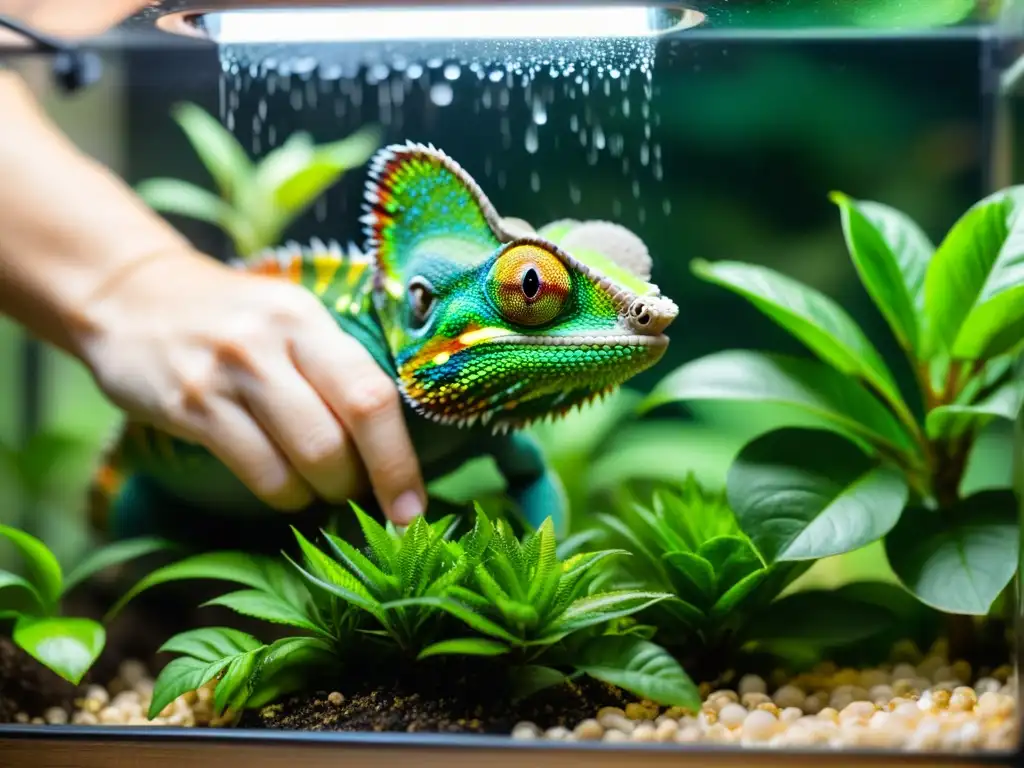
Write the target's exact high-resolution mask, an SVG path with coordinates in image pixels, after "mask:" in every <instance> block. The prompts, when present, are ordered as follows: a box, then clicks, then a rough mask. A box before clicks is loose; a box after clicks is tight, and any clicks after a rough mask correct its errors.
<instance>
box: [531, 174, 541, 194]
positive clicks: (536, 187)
mask: <svg viewBox="0 0 1024 768" xmlns="http://www.w3.org/2000/svg"><path fill="white" fill-rule="evenodd" d="M530 189H532V190H533V191H534V192H540V175H539V174H538V173H537V172H536V171H533V172H532V173H531V174H530Z"/></svg>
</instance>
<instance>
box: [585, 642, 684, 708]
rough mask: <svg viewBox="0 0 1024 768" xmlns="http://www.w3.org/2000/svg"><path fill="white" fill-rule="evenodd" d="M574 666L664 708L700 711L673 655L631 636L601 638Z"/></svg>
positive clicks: (591, 645) (587, 646) (681, 669)
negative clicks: (683, 708) (673, 707)
mask: <svg viewBox="0 0 1024 768" xmlns="http://www.w3.org/2000/svg"><path fill="white" fill-rule="evenodd" d="M575 666H576V668H577V669H579V670H580V671H582V672H586V673H587V674H588V675H590V676H591V677H594V678H597V679H598V680H601V681H603V682H606V683H609V684H611V685H616V686H618V687H620V688H624V689H625V690H627V691H629V692H630V693H633V694H636V695H637V696H640V697H642V698H645V699H650V700H651V701H655V702H657V703H659V704H662V705H665V706H675V707H687V708H688V709H690V710H692V711H693V712H697V711H699V710H700V702H701V696H700V693H699V692H698V690H697V686H696V685H694V683H693V681H692V680H691V679H690V678H689V676H687V674H686V672H684V671H683V668H682V667H681V666H679V662H677V661H676V660H675V659H674V658H672V656H671V654H669V652H668V651H666V650H665V649H664V648H662V647H661V646H658V645H655V644H654V643H651V642H648V641H647V640H641V639H639V638H634V637H629V636H609V637H598V638H595V639H594V640H592V641H590V642H588V643H587V644H586V645H584V646H583V648H582V649H580V653H579V658H578V659H577V660H576V663H575Z"/></svg>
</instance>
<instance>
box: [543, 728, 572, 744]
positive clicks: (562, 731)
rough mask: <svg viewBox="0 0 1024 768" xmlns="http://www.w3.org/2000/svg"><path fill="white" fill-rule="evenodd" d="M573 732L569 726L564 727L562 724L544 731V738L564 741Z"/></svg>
mask: <svg viewBox="0 0 1024 768" xmlns="http://www.w3.org/2000/svg"><path fill="white" fill-rule="evenodd" d="M570 733H572V731H570V730H569V729H568V728H564V727H563V726H561V725H556V726H553V727H552V728H548V729H547V730H546V731H545V732H544V738H546V739H551V740H552V741H563V740H564V739H566V738H568V736H569V734H570Z"/></svg>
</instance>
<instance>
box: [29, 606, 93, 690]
mask: <svg viewBox="0 0 1024 768" xmlns="http://www.w3.org/2000/svg"><path fill="white" fill-rule="evenodd" d="M13 639H14V642H15V643H17V645H18V647H19V648H21V649H22V650H24V651H25V652H26V653H27V654H29V655H30V656H31V657H32V658H34V659H35V660H36V661H38V662H39V663H40V664H43V665H44V666H46V667H48V668H49V669H52V670H53V671H54V672H56V673H57V674H58V675H60V676H61V677H63V678H64V679H65V680H67V681H69V682H71V683H74V684H75V685H78V683H80V682H81V680H82V677H84V676H85V673H86V672H88V671H89V668H90V667H91V666H92V665H93V663H94V662H95V661H96V658H97V657H98V656H99V655H100V652H101V651H102V650H103V644H104V643H105V642H106V639H107V634H106V631H105V630H104V629H103V627H102V626H101V625H100V624H98V623H96V622H95V621H92V620H91V619H65V618H36V617H34V616H21V617H19V618H18V620H17V622H16V623H15V624H14V633H13Z"/></svg>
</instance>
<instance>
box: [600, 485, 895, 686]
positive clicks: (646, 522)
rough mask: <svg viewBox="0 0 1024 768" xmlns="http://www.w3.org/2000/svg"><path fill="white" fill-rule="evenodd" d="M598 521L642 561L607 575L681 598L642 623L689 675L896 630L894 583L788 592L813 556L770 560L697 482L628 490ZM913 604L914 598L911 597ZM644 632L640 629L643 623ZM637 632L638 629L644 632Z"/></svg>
mask: <svg viewBox="0 0 1024 768" xmlns="http://www.w3.org/2000/svg"><path fill="white" fill-rule="evenodd" d="M599 521H600V523H601V525H602V527H603V528H604V530H605V532H606V533H607V534H610V537H611V539H612V541H613V542H614V543H616V544H620V545H621V546H622V547H624V548H626V549H628V550H630V551H631V552H633V554H634V555H635V559H631V560H630V561H629V563H628V567H622V565H623V564H622V563H620V567H619V568H617V569H616V570H615V571H614V572H612V573H609V574H608V578H609V580H610V581H612V582H613V583H614V584H616V585H618V586H620V587H624V588H629V589H648V590H663V591H668V592H671V593H673V594H674V595H676V597H677V598H678V599H676V600H673V601H665V602H661V603H658V604H656V605H653V606H651V607H650V608H647V609H646V610H645V611H644V612H643V613H642V614H640V615H639V616H637V619H638V620H639V621H641V622H644V623H645V624H646V625H648V626H650V627H651V628H653V629H655V630H656V635H657V637H658V641H659V642H660V643H661V644H662V645H663V646H665V647H666V648H668V649H669V650H671V651H672V652H673V653H674V654H675V655H676V656H677V658H681V659H683V660H684V662H685V664H686V666H687V668H688V669H691V672H692V671H693V670H694V669H700V670H701V672H702V674H703V675H705V676H707V677H714V676H716V675H717V674H719V673H720V672H722V671H724V670H725V669H726V668H728V667H730V666H733V665H735V664H736V662H737V655H738V654H740V653H743V652H768V653H775V654H776V655H782V656H786V657H789V658H792V656H793V652H794V651H797V652H798V655H797V658H796V659H793V660H796V661H802V660H803V659H806V658H808V657H809V656H811V655H813V654H818V655H819V656H820V655H821V654H822V653H823V652H825V651H828V650H831V649H834V648H836V647H838V646H842V645H849V644H851V643H860V642H863V641H864V640H866V639H868V638H873V637H877V636H881V635H883V634H885V633H889V632H891V631H893V630H894V629H897V628H898V627H899V625H900V621H901V619H904V618H908V617H906V616H905V615H900V613H899V612H897V611H894V610H892V609H891V607H890V603H891V601H892V599H893V595H892V592H893V591H894V590H895V591H898V592H901V593H902V590H900V589H899V588H898V587H896V586H894V585H892V584H885V583H880V582H868V583H861V584H857V585H848V586H847V587H844V588H843V589H841V590H834V591H829V590H805V591H796V592H791V593H789V594H787V592H790V590H789V587H790V585H792V584H794V582H795V581H796V580H797V579H798V578H799V577H800V576H802V575H803V574H804V573H805V572H806V571H807V570H808V569H809V568H810V566H811V565H812V564H813V561H811V560H799V561H776V562H773V563H770V564H766V563H765V561H764V558H763V557H762V555H761V553H760V552H759V551H758V550H757V548H756V547H755V546H754V544H753V542H752V541H751V540H750V538H749V537H748V536H747V535H746V534H744V533H743V531H742V530H741V529H740V527H739V525H738V523H737V521H736V517H735V515H734V514H733V512H732V509H731V508H730V507H729V504H728V502H727V500H726V498H725V494H724V493H715V492H709V491H707V490H706V489H704V488H703V487H702V486H701V485H700V483H698V482H697V480H696V478H694V477H690V478H688V479H687V480H686V481H685V482H684V483H682V484H679V485H677V486H664V487H659V488H656V489H655V490H654V491H653V492H652V493H651V494H650V501H649V502H642V501H641V500H640V498H639V494H635V493H631V492H629V491H624V492H623V493H622V494H621V495H620V499H619V501H618V504H617V508H616V510H615V514H602V515H600V516H599ZM908 599H909V598H908ZM641 626H642V625H641ZM637 629H638V628H637Z"/></svg>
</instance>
